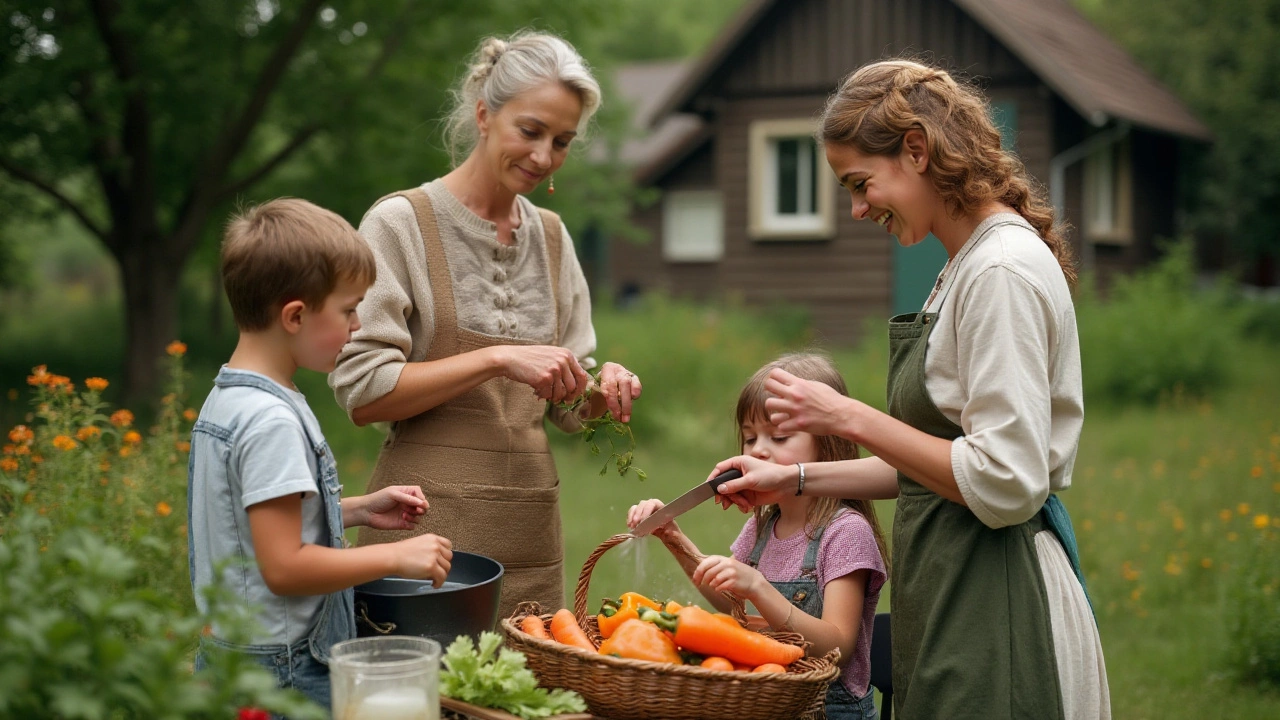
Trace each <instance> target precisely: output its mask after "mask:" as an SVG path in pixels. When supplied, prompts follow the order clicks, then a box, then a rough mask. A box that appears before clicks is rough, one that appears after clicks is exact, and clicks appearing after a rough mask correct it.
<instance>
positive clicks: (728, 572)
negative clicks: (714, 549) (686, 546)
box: [691, 555, 769, 600]
mask: <svg viewBox="0 0 1280 720" xmlns="http://www.w3.org/2000/svg"><path fill="white" fill-rule="evenodd" d="M691 577H692V579H693V582H694V584H695V585H698V586H701V587H707V588H710V589H711V590H714V591H716V592H727V593H731V594H733V595H736V596H738V597H739V598H742V599H743V600H754V598H755V597H756V593H757V592H758V591H759V590H760V589H761V588H762V587H765V586H768V585H769V581H767V580H765V579H764V575H761V574H760V571H759V570H756V569H755V568H753V567H751V566H750V565H747V564H746V563H740V562H738V561H737V560H734V559H733V558H730V557H725V556H723V555H709V556H707V557H706V558H704V559H703V560H702V562H700V563H698V568H697V569H696V570H694V571H693V575H692V576H691Z"/></svg>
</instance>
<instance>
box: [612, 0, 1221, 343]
mask: <svg viewBox="0 0 1280 720" xmlns="http://www.w3.org/2000/svg"><path fill="white" fill-rule="evenodd" d="M903 54H912V55H914V56H916V57H920V58H923V59H926V60H929V61H932V62H935V63H937V64H939V65H941V66H942V67H945V68H947V69H949V70H952V71H953V72H956V71H958V73H959V74H960V75H962V76H964V77H967V78H971V79H973V80H975V81H977V82H978V84H979V85H980V87H982V88H983V89H984V90H985V92H986V93H987V95H988V97H989V99H990V100H991V103H992V108H993V112H994V119H995V121H996V123H997V125H998V126H999V127H1000V128H1001V131H1002V133H1003V135H1004V141H1005V143H1006V146H1007V147H1008V148H1011V149H1012V150H1014V151H1015V152H1016V153H1017V154H1018V155H1019V156H1020V157H1021V158H1022V160H1023V162H1024V163H1025V165H1026V167H1027V169H1028V171H1029V172H1030V173H1031V174H1032V175H1033V176H1034V177H1035V178H1036V179H1037V180H1038V181H1039V182H1041V183H1043V184H1044V185H1046V186H1048V188H1049V192H1050V196H1051V199H1052V200H1053V202H1054V204H1055V205H1056V206H1057V207H1059V208H1060V210H1061V212H1062V214H1063V216H1064V217H1065V219H1066V221H1067V222H1068V223H1070V225H1071V226H1072V227H1073V230H1072V234H1071V237H1072V241H1073V242H1074V243H1075V246H1076V250H1077V254H1078V256H1079V257H1080V258H1081V260H1082V264H1083V265H1084V266H1085V267H1086V268H1089V269H1096V270H1098V271H1099V272H1101V273H1104V274H1105V273H1107V272H1112V271H1123V270H1126V269H1130V268H1133V267H1136V266H1138V265H1141V264H1142V263H1144V262H1147V261H1149V260H1150V259H1151V258H1153V257H1154V255H1155V253H1156V242H1157V240H1158V239H1159V238H1163V237H1170V236H1172V235H1173V234H1174V232H1175V205H1176V197H1177V182H1178V181H1177V179H1178V175H1179V162H1180V157H1185V152H1186V150H1187V147H1188V145H1189V144H1191V143H1204V142H1208V141H1209V140H1210V134H1209V131H1208V129H1207V128H1206V127H1205V126H1204V124H1202V123H1201V122H1200V121H1199V120H1198V119H1197V118H1196V117H1195V116H1194V115H1193V114H1192V113H1191V112H1190V111H1189V110H1188V109H1187V107H1186V106H1185V105H1184V104H1183V103H1182V102H1181V101H1179V100H1178V98H1176V97H1174V96H1173V94H1172V93H1171V92H1170V91H1169V90H1167V89H1166V88H1165V87H1163V86H1162V85H1161V84H1160V83H1158V82H1157V81H1156V80H1155V79H1154V78H1152V77H1151V76H1150V75H1149V74H1148V73H1146V72H1145V71H1143V70H1142V69H1141V68H1140V67H1139V66H1138V65H1137V64H1136V62H1135V61H1134V60H1133V59H1132V58H1131V57H1130V56H1129V55H1127V54H1126V53H1125V52H1124V51H1123V50H1121V49H1120V48H1119V47H1118V46H1117V45H1116V44H1115V43H1114V42H1113V41H1111V40H1110V39H1109V38H1107V37H1106V36H1104V35H1103V34H1102V33H1101V32H1100V31H1099V30H1098V29H1097V28H1096V27H1094V26H1093V25H1091V24H1090V23H1089V22H1088V21H1087V20H1085V19H1084V18H1083V17H1082V16H1081V15H1080V14H1079V12H1078V11H1076V9H1075V8H1074V7H1073V6H1072V5H1071V4H1070V3H1069V2H1067V0H786V1H784V2H779V1H778V0H746V1H745V3H744V6H743V7H742V8H741V10H740V11H739V13H738V14H737V15H736V16H735V17H734V18H733V19H732V20H731V21H730V22H729V23H728V24H727V25H726V26H725V27H724V29H723V31H722V32H721V34H720V35H719V36H718V37H717V38H716V39H715V40H714V41H713V42H712V43H711V45H710V46H709V47H708V48H707V50H706V51H705V53H704V54H703V55H702V56H701V57H699V58H697V59H696V60H695V61H692V62H689V63H684V64H671V63H668V64H664V65H654V66H645V67H636V68H628V69H624V71H623V72H622V74H620V76H619V82H618V86H619V91H620V92H621V93H622V94H623V95H628V96H630V97H631V98H632V99H633V100H635V101H637V105H636V108H635V111H636V114H637V119H638V121H640V122H643V123H645V124H646V125H647V126H648V127H649V128H650V129H651V131H650V132H649V133H648V134H647V135H646V136H645V137H642V138H639V139H637V140H636V141H635V142H633V143H632V144H631V145H629V146H628V147H627V148H624V151H623V155H624V158H627V159H629V160H630V161H631V162H632V163H634V168H635V170H634V172H635V178H636V180H637V182H638V183H640V184H641V185H643V186H646V187H652V188H656V189H657V190H659V191H660V199H659V200H658V201H657V202H656V203H654V204H652V205H649V206H648V207H643V208H637V209H636V210H635V212H634V215H633V222H634V223H635V224H636V225H638V226H640V227H643V228H645V229H646V230H647V231H648V233H649V234H650V236H651V238H652V241H651V242H649V243H647V244H636V243H631V242H624V241H620V240H619V241H612V242H609V243H608V249H607V260H606V261H605V262H604V263H603V267H602V270H603V272H602V273H601V275H604V276H605V277H600V278H598V279H600V280H604V281H605V282H606V283H607V284H609V285H610V286H612V287H613V288H614V289H615V292H617V291H620V292H623V293H627V294H631V293H636V292H643V291H649V290H659V291H665V292H668V293H671V294H673V295H677V296H687V297H696V298H707V297H712V296H720V295H725V294H739V295H740V296H741V297H743V298H744V299H745V300H746V301H748V302H749V303H755V304H766V303H775V302H783V303H789V304H796V305H801V306H803V307H805V308H807V309H808V310H809V312H810V314H811V317H812V318H813V321H814V325H815V328H816V329H817V331H818V332H819V334H820V339H821V340H822V341H823V342H827V343H835V344H847V343H850V342H853V341H855V340H856V339H857V336H858V333H859V332H860V330H861V328H862V326H863V321H864V320H865V319H866V318H878V319H883V318H887V317H888V316H890V315H891V314H893V313H897V312H910V311H914V310H918V309H919V307H920V305H921V303H922V302H923V300H924V298H925V296H926V295H927V293H928V289H929V287H930V286H931V285H932V284H933V281H934V279H935V277H936V276H937V273H938V271H939V270H940V269H941V267H942V265H943V264H944V263H945V261H946V255H945V253H944V252H943V250H942V248H941V245H940V244H939V243H936V242H927V243H922V244H921V245H919V246H916V247H913V248H902V247H900V246H898V245H897V243H896V242H895V241H894V240H893V239H892V238H891V237H889V236H888V235H886V233H885V232H884V231H883V229H881V228H880V227H878V226H875V225H874V224H872V223H860V222H855V221H854V220H853V219H852V218H851V217H850V201H849V197H848V195H847V193H844V192H843V191H841V190H840V188H839V187H838V186H837V185H836V183H835V180H834V178H833V176H832V173H831V172H830V169H829V168H828V167H827V165H826V162H825V160H824V158H823V156H822V153H821V150H820V149H819V148H817V147H816V145H815V144H814V142H813V140H812V132H813V130H814V129H815V128H816V115H817V113H818V112H819V111H820V109H821V108H822V105H823V103H824V102H825V100H826V99H827V97H828V96H829V95H830V93H831V92H833V91H834V90H835V88H836V87H837V85H838V84H839V81H840V80H841V78H843V77H844V76H845V75H847V74H848V73H849V72H851V71H852V70H854V69H856V68H857V67H859V66H861V65H863V64H864V63H867V62H870V61H874V60H877V59H883V58H887V57H898V56H901V55H903Z"/></svg>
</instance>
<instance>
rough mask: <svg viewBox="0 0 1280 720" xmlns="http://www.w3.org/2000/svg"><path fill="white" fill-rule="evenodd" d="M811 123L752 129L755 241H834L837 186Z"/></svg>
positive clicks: (781, 122) (750, 163) (750, 203)
mask: <svg viewBox="0 0 1280 720" xmlns="http://www.w3.org/2000/svg"><path fill="white" fill-rule="evenodd" d="M814 129H815V128H814V125H813V122H812V121H810V120H765V121H760V122H755V123H752V124H751V129H750V155H749V158H748V166H749V167H748V187H749V192H750V197H749V200H748V212H749V215H750V217H749V222H748V228H749V231H750V235H751V237H752V238H753V239H755V240H812V239H823V238H830V237H832V235H833V234H834V231H835V216H834V214H835V199H834V195H835V182H834V179H833V178H832V175H831V170H830V168H828V167H827V164H826V158H825V157H823V155H822V152H821V151H820V150H819V149H818V144H817V142H815V141H814V139H813V131H814Z"/></svg>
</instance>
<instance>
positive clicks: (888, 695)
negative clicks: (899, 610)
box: [871, 613, 893, 720]
mask: <svg viewBox="0 0 1280 720" xmlns="http://www.w3.org/2000/svg"><path fill="white" fill-rule="evenodd" d="M891 644H892V643H891V639H890V631H889V613H878V614H877V615H876V619H875V624H874V625H873V626H872V629H871V687H873V688H875V689H877V690H879V691H880V717H881V720H893V662H892V655H891V653H890V651H889V648H890V645H891Z"/></svg>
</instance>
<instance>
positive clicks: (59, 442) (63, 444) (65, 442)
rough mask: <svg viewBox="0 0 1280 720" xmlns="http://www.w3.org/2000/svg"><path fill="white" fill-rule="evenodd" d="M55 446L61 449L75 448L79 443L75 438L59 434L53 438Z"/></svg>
mask: <svg viewBox="0 0 1280 720" xmlns="http://www.w3.org/2000/svg"><path fill="white" fill-rule="evenodd" d="M53 446H54V447H56V448H58V449H59V450H75V449H76V447H78V445H77V444H76V441H75V440H72V439H71V438H69V437H67V436H66V435H59V436H57V437H55V438H54V439H53Z"/></svg>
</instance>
